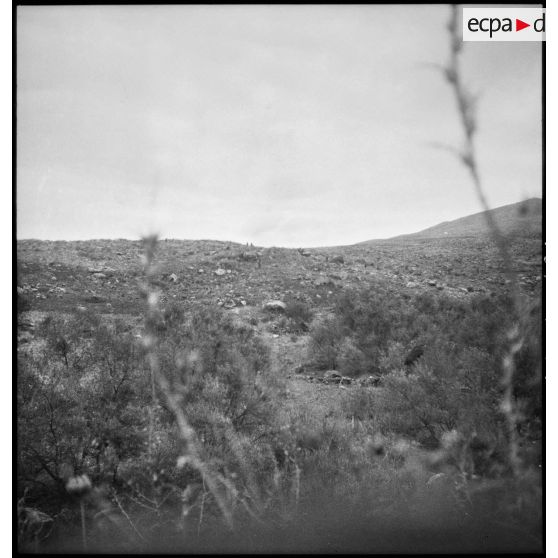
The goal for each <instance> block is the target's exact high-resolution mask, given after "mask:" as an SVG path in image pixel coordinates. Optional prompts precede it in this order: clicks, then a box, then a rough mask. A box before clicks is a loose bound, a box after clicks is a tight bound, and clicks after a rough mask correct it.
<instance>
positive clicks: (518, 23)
mask: <svg viewBox="0 0 558 558" xmlns="http://www.w3.org/2000/svg"><path fill="white" fill-rule="evenodd" d="M526 27H531V24H530V23H525V22H524V21H521V20H520V19H516V20H515V30H516V31H521V30H522V29H525V28H526Z"/></svg>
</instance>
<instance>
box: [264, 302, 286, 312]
mask: <svg viewBox="0 0 558 558" xmlns="http://www.w3.org/2000/svg"><path fill="white" fill-rule="evenodd" d="M263 309H264V310H267V311H268V312H285V310H286V309H287V305H286V304H285V303H284V302H282V301H281V300H270V301H269V302H266V303H265V304H264V306H263Z"/></svg>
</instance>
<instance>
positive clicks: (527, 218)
mask: <svg viewBox="0 0 558 558" xmlns="http://www.w3.org/2000/svg"><path fill="white" fill-rule="evenodd" d="M490 213H492V215H493V216H494V219H495V220H496V222H497V223H498V225H499V227H500V230H501V231H502V233H504V235H506V236H523V237H531V236H538V235H540V234H541V232H542V200H541V199H540V198H530V199H528V200H525V201H522V202H518V203H512V204H509V205H503V206H501V207H497V208H495V209H492V210H490ZM488 234H489V231H488V227H487V224H486V216H485V215H484V211H480V212H479V213H474V214H473V215H467V216H465V217H460V218H459V219H455V220H453V221H444V222H443V223H439V224H438V225H434V226H433V227H428V228H427V229H424V230H422V231H418V232H416V233H411V234H402V235H398V236H395V237H393V238H391V239H388V240H414V239H417V240H420V239H429V238H431V239H434V238H448V237H449V238H471V237H485V236H487V235H488ZM377 242H380V241H378V240H367V241H365V242H361V243H359V244H361V245H362V244H369V243H377Z"/></svg>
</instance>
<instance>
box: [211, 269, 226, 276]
mask: <svg viewBox="0 0 558 558" xmlns="http://www.w3.org/2000/svg"><path fill="white" fill-rule="evenodd" d="M213 273H215V275H219V277H220V276H221V275H225V274H226V273H227V271H226V270H225V269H222V268H218V269H216V270H215V271H214V272H213Z"/></svg>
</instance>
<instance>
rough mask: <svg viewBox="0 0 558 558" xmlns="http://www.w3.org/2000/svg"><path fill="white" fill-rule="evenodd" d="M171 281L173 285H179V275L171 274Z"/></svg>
mask: <svg viewBox="0 0 558 558" xmlns="http://www.w3.org/2000/svg"><path fill="white" fill-rule="evenodd" d="M169 281H172V282H173V283H177V282H178V275H176V273H171V274H170V275H169Z"/></svg>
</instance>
